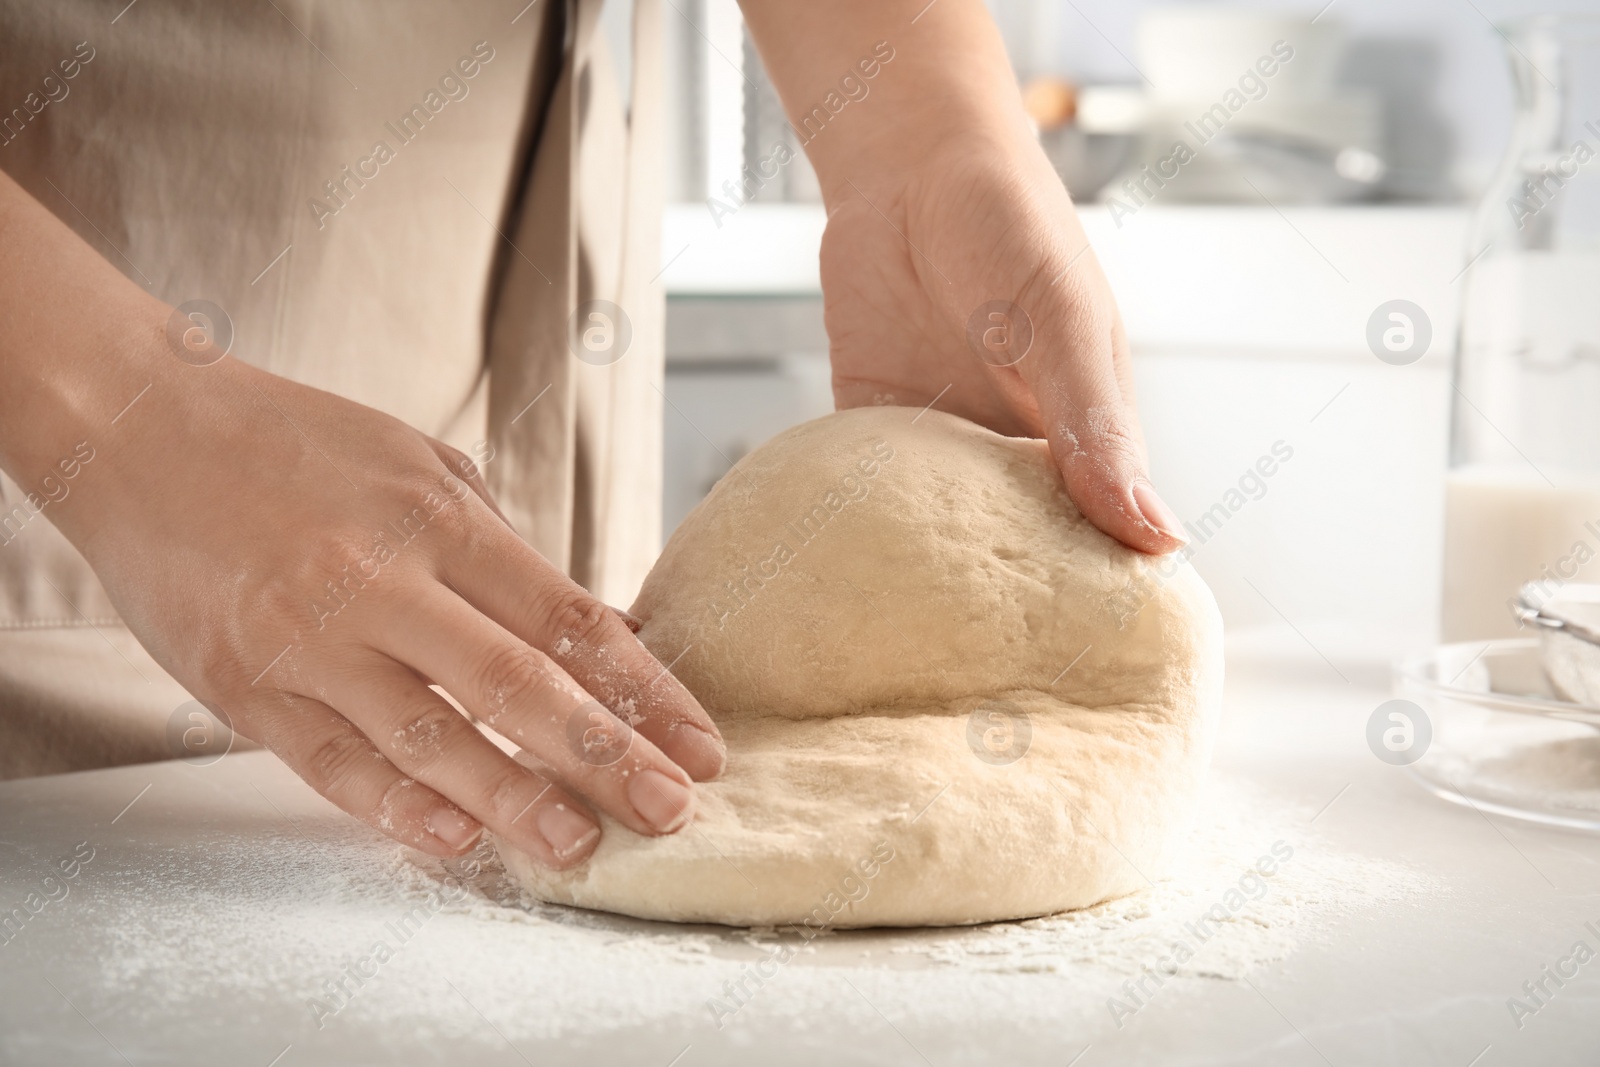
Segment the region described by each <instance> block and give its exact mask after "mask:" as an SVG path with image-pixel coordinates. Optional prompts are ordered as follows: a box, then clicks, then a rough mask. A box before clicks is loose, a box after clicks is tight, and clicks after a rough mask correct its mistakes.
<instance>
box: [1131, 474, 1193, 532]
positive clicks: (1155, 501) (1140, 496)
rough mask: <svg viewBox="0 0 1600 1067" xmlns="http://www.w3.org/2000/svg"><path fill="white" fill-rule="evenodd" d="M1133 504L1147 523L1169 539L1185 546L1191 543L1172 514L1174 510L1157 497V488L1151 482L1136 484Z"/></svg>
mask: <svg viewBox="0 0 1600 1067" xmlns="http://www.w3.org/2000/svg"><path fill="white" fill-rule="evenodd" d="M1133 502H1134V503H1135V504H1137V505H1139V511H1140V513H1141V514H1142V515H1143V516H1144V521H1145V522H1148V523H1149V524H1150V525H1151V526H1154V527H1155V528H1156V529H1158V530H1160V531H1161V532H1162V533H1164V534H1166V535H1167V536H1168V537H1171V538H1175V539H1176V540H1178V541H1179V542H1181V543H1183V544H1188V543H1189V537H1188V535H1187V534H1185V533H1184V532H1183V523H1182V522H1180V521H1179V520H1178V516H1176V515H1174V514H1173V513H1172V509H1171V508H1169V507H1167V505H1166V502H1165V501H1163V500H1162V499H1161V498H1160V497H1159V496H1157V495H1156V489H1155V486H1153V485H1151V484H1150V483H1149V482H1136V483H1134V486H1133Z"/></svg>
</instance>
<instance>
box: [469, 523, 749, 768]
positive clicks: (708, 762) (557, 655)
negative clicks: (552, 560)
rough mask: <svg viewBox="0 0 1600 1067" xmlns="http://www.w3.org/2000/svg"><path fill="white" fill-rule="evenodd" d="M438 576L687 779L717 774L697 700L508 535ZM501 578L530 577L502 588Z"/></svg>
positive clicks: (718, 741) (711, 730)
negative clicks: (683, 772)
mask: <svg viewBox="0 0 1600 1067" xmlns="http://www.w3.org/2000/svg"><path fill="white" fill-rule="evenodd" d="M445 567H446V575H445V578H446V581H447V582H449V583H450V585H451V588H453V589H456V590H459V591H460V593H461V595H462V596H463V597H464V598H465V599H466V600H468V601H470V602H471V604H472V605H474V606H475V607H476V608H477V609H478V610H480V611H481V612H482V613H483V614H485V615H487V616H488V617H489V618H491V619H493V620H494V621H495V622H497V623H499V624H500V626H502V627H504V628H505V629H506V630H508V631H510V632H511V633H512V634H514V635H516V636H517V637H518V638H520V639H521V640H522V641H523V642H525V643H526V644H528V645H531V646H532V647H534V648H537V649H540V650H541V651H543V652H544V653H546V654H547V655H548V656H549V657H550V658H551V659H553V660H554V661H555V662H556V663H557V664H559V665H560V667H561V668H562V670H564V671H565V672H566V673H567V674H569V675H570V676H571V677H572V678H573V680H574V681H576V682H577V683H578V684H579V685H581V686H582V687H583V688H584V689H585V690H587V691H588V692H589V693H591V694H593V696H594V697H595V699H596V700H598V701H600V703H602V704H604V705H605V706H606V707H607V708H609V709H611V710H612V711H613V712H615V713H619V714H624V715H625V716H626V717H627V719H628V723H629V725H631V726H632V727H633V728H634V729H636V730H638V731H639V733H641V734H643V735H644V736H645V737H646V738H648V739H649V740H650V741H651V742H652V743H654V744H655V745H656V747H658V748H660V749H661V751H662V752H665V753H666V754H667V756H668V758H670V759H671V760H672V761H673V762H674V763H676V764H677V765H678V766H680V767H682V768H683V769H684V770H686V771H688V772H689V775H690V777H692V778H695V779H697V780H700V781H705V780H707V779H710V778H715V777H716V776H717V775H718V774H721V773H722V767H723V764H724V762H725V761H726V749H725V747H724V746H723V743H722V735H721V734H720V733H719V732H718V731H717V728H716V726H715V724H713V723H712V721H711V717H710V716H709V715H707V714H706V713H705V710H704V709H703V708H701V707H700V703H699V701H697V700H695V698H694V697H693V696H692V695H691V694H690V692H689V691H688V690H687V689H685V688H684V687H683V683H681V682H679V681H678V680H677V679H676V678H674V677H673V676H672V673H671V671H670V670H669V669H668V668H669V666H670V664H663V663H662V662H661V661H660V660H658V659H656V658H655V656H653V655H651V654H650V651H649V649H647V648H645V647H644V645H642V644H641V643H640V642H639V639H638V638H637V637H635V636H634V634H633V632H632V630H633V629H634V627H631V626H630V625H628V623H627V622H626V621H625V620H624V619H621V618H619V617H618V615H616V614H614V613H613V611H612V610H607V609H606V607H605V605H604V604H602V603H600V601H598V600H596V599H595V598H594V597H592V596H590V595H589V593H588V592H587V591H585V590H584V589H583V587H582V586H580V585H578V584H577V583H576V582H574V581H572V580H571V579H570V578H568V577H566V576H565V575H563V574H561V573H560V572H559V571H557V570H556V569H555V568H554V567H552V566H550V564H549V562H548V561H546V560H545V559H544V557H542V556H540V555H539V554H538V553H537V552H535V551H534V550H533V549H532V548H530V547H529V546H528V545H527V544H525V543H523V542H522V541H521V540H520V539H519V538H518V537H516V535H515V534H513V533H511V532H510V531H506V532H505V535H504V536H498V535H497V536H487V537H478V538H475V539H474V540H473V541H472V543H471V544H469V545H466V546H464V547H463V549H462V550H461V551H460V552H459V553H457V554H455V555H453V556H451V558H450V559H449V560H448V561H447V562H446V564H445ZM508 574H511V575H525V576H527V577H526V579H525V580H523V581H507V580H506V575H508ZM629 618H632V616H629ZM635 621H637V620H635ZM685 651H687V650H686V649H680V650H679V651H678V653H677V654H679V655H681V654H682V653H683V652H685ZM447 688H448V687H447Z"/></svg>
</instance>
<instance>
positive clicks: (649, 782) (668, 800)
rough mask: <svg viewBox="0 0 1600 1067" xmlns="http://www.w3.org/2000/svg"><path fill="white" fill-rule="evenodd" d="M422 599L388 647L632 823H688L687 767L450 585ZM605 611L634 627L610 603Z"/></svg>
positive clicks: (647, 826)
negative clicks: (615, 611)
mask: <svg viewBox="0 0 1600 1067" xmlns="http://www.w3.org/2000/svg"><path fill="white" fill-rule="evenodd" d="M418 608H419V610H417V611H414V612H409V613H406V614H405V615H397V616H395V617H394V618H393V619H391V620H390V622H389V623H388V625H387V626H386V628H385V631H384V635H383V641H384V643H385V647H384V651H385V652H387V653H388V654H389V655H391V656H393V657H394V658H395V659H397V660H399V661H400V662H402V663H406V664H409V665H412V666H414V667H415V669H417V670H419V671H422V672H424V673H426V674H427V676H428V677H430V678H433V679H435V680H437V681H438V683H439V685H441V686H443V687H444V689H446V690H447V691H448V692H449V693H450V694H451V695H452V696H454V697H455V698H456V699H457V700H458V701H460V702H461V704H462V706H463V707H465V708H466V709H467V710H468V711H470V712H471V713H472V715H473V716H474V717H475V718H477V719H478V720H479V721H480V722H482V723H483V724H484V725H486V726H488V727H489V728H490V729H492V730H494V731H495V732H496V733H498V734H499V735H500V736H502V737H504V738H506V739H507V740H509V741H510V742H511V743H512V744H515V745H517V746H519V747H521V748H523V749H526V750H527V751H528V752H530V753H532V754H533V756H534V757H535V758H537V759H538V760H539V761H540V762H541V763H542V764H543V765H544V766H545V767H547V768H549V770H550V772H551V773H552V774H553V775H555V777H556V778H557V779H558V780H559V781H561V782H562V783H563V784H565V785H566V786H568V787H569V788H570V789H571V790H572V791H574V792H575V793H577V794H578V795H580V796H582V797H584V798H585V799H587V800H588V801H589V802H590V803H592V804H593V805H594V806H595V807H597V808H599V809H601V810H602V811H605V812H607V813H609V814H610V815H611V816H612V817H613V818H615V819H616V820H617V821H618V822H620V823H622V824H623V825H624V826H627V827H628V828H629V829H631V830H633V831H635V832H637V833H641V834H652V835H653V834H669V833H674V832H676V831H677V830H680V829H682V828H683V826H684V825H686V824H687V823H688V821H689V818H690V816H691V814H692V812H693V807H694V783H693V781H692V780H691V779H690V777H689V775H688V774H686V773H685V772H684V770H683V768H682V767H680V766H678V765H677V764H676V763H674V762H673V761H672V760H670V759H668V758H667V756H666V755H665V754H664V753H663V752H662V751H661V750H660V749H659V748H657V747H656V746H655V744H654V743H652V742H651V741H650V740H649V739H648V738H646V737H644V736H643V735H642V734H640V733H638V732H637V731H636V730H634V729H633V728H632V725H631V723H628V722H624V721H622V720H621V719H619V718H618V717H617V716H616V715H614V714H612V712H611V711H610V710H609V709H608V708H606V707H605V706H603V705H602V704H601V703H600V702H598V701H597V700H595V698H594V697H593V696H592V695H590V694H589V693H588V692H586V691H585V690H584V689H583V687H582V686H580V685H579V684H578V683H577V682H576V681H574V680H573V678H572V677H571V676H570V675H568V674H567V672H566V671H564V670H562V669H561V667H560V666H559V665H558V664H557V663H556V662H555V661H554V660H552V659H551V658H550V657H549V656H547V655H545V654H544V653H543V652H541V651H539V650H538V649H536V648H531V647H529V646H528V645H527V644H525V643H523V642H522V641H520V640H518V639H517V638H516V637H514V636H513V635H511V634H509V633H507V632H506V631H505V630H504V629H503V628H501V627H500V625H499V624H497V623H495V622H494V621H493V620H491V619H489V618H486V617H485V616H484V615H483V614H482V613H481V612H479V611H478V610H477V609H476V608H474V607H473V606H472V605H471V604H468V603H467V602H466V601H464V600H462V599H461V598H460V597H458V596H456V595H455V594H454V593H452V592H450V591H449V590H447V589H445V588H444V587H443V586H435V587H433V590H432V591H431V592H430V593H428V594H426V595H425V599H424V601H423V603H421V604H419V605H418ZM600 614H601V615H603V616H605V617H606V618H611V619H612V620H613V622H614V624H615V625H616V626H617V627H619V628H620V629H622V631H623V633H625V634H626V633H627V630H626V628H625V627H623V626H622V624H621V623H620V622H615V619H614V617H613V616H611V615H610V613H609V612H607V611H606V610H605V608H604V606H602V607H601V609H600ZM630 639H631V635H630ZM619 710H622V709H619ZM469 810H471V809H470V808H469Z"/></svg>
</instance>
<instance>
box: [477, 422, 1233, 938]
mask: <svg viewBox="0 0 1600 1067" xmlns="http://www.w3.org/2000/svg"><path fill="white" fill-rule="evenodd" d="M632 611H633V614H634V615H636V616H638V617H639V618H640V619H641V620H643V623H644V626H643V629H641V630H640V632H639V638H640V640H642V641H643V642H644V643H645V645H646V646H648V647H649V649H650V650H651V651H652V652H653V653H654V654H655V655H656V656H657V657H658V658H659V659H660V660H661V662H662V663H669V664H673V665H674V666H673V671H674V673H676V674H677V676H678V677H679V678H680V679H682V681H683V683H684V684H685V685H686V686H688V688H689V690H690V691H691V692H693V693H694V694H695V696H696V697H697V698H698V699H699V700H700V702H701V704H702V705H704V707H705V709H706V711H707V712H709V713H710V714H711V716H712V718H714V719H715V720H716V722H717V724H718V727H719V728H720V729H721V730H722V732H723V736H724V737H725V738H726V740H727V743H728V764H727V770H726V771H725V772H724V774H723V775H722V777H721V778H720V779H718V780H717V781H714V782H708V783H703V784H701V785H700V786H699V798H700V799H699V805H698V815H697V817H696V819H695V821H694V822H693V823H691V824H690V826H689V827H687V828H685V829H684V830H682V831H681V832H679V833H677V834H675V835H672V836H669V837H658V838H646V837H641V836H639V835H637V834H634V833H632V832H631V831H629V830H627V829H626V828H624V827H622V826H619V825H618V824H616V823H615V822H613V821H611V820H610V819H605V820H604V827H603V829H604V834H603V837H602V840H601V843H600V845H599V847H598V848H597V849H596V851H595V853H594V855H593V857H592V858H591V859H590V860H589V861H588V863H586V864H585V865H583V866H582V867H580V868H578V869H576V870H572V871H566V872H553V871H549V870H546V869H544V868H542V867H540V866H539V865H538V864H537V863H536V862H535V861H533V860H531V859H529V858H528V857H526V856H524V855H520V854H518V853H516V852H514V851H512V850H509V849H505V847H504V845H502V849H503V850H504V851H505V853H506V862H507V866H508V867H509V869H510V870H511V871H512V872H513V874H515V875H516V876H517V877H518V878H519V879H520V880H521V881H522V882H523V884H524V885H526V886H527V887H528V888H529V889H530V890H531V891H532V892H533V893H534V894H535V895H536V896H538V897H539V898H541V899H543V900H547V901H553V902H558V903H566V904H575V905H579V906H581V907H586V908H596V909H600V910H604V911H613V912H621V913H624V914H627V915H635V916H640V917H642V918H649V919H666V920H674V921H683V922H713V923H727V924H732V925H789V924H794V925H798V926H802V927H806V928H810V929H813V930H816V929H822V928H826V927H855V926H912V925H948V924H962V923H976V922H986V921H992V920H999V919H1015V918H1021V917H1025V916H1036V915H1045V914H1051V913H1054V912H1059V911H1064V910H1068V909H1072V908H1082V907H1086V906H1089V905H1091V904H1095V903H1098V902H1099V901H1102V900H1106V899H1108V898H1110V897H1114V896H1118V895H1121V894H1125V893H1128V892H1131V891H1133V890H1136V889H1139V888H1141V887H1142V886H1144V885H1145V884H1146V881H1145V879H1146V878H1147V877H1148V878H1155V877H1157V876H1158V873H1159V872H1160V871H1161V870H1162V868H1163V863H1164V861H1165V859H1166V857H1167V856H1168V854H1169V852H1170V850H1171V848H1172V846H1173V845H1174V844H1175V842H1176V839H1177V838H1178V837H1179V836H1180V835H1181V834H1182V833H1183V832H1184V830H1185V819H1186V815H1187V813H1188V811H1189V810H1190V808H1191V807H1192V803H1193V801H1194V798H1195V795H1196V792H1197V790H1198V787H1199V785H1200V780H1201V777H1202V775H1203V774H1204V771H1205V767H1206V764H1207V761H1208V759H1209V754H1210V748H1211V741H1212V735H1213V729H1214V726H1215V723H1216V719H1217V713H1218V710H1219V706H1220V702H1221V690H1222V640H1221V638H1222V623H1221V619H1220V618H1219V616H1218V614H1217V608H1216V603H1215V601H1214V600H1213V599H1212V597H1211V593H1210V591H1209V590H1208V589H1207V588H1206V586H1205V584H1204V583H1203V582H1202V581H1201V580H1200V578H1199V577H1198V576H1197V575H1196V574H1195V573H1194V571H1193V570H1192V569H1191V568H1190V567H1189V565H1188V563H1187V562H1186V561H1184V560H1183V559H1182V558H1181V557H1179V556H1168V557H1152V556H1146V555H1143V554H1141V553H1139V552H1136V551H1134V550H1132V549H1129V548H1126V547H1124V546H1123V545H1121V544H1119V543H1117V542H1116V541H1114V540H1112V539H1111V538H1110V537H1108V536H1106V535H1105V534H1103V533H1101V532H1100V531H1099V530H1097V529H1095V528H1094V526H1092V525H1091V524H1090V523H1089V521H1088V520H1087V519H1085V518H1084V517H1083V516H1082V515H1081V514H1079V512H1078V511H1077V509H1076V508H1075V507H1074V506H1073V505H1072V502H1071V501H1070V500H1069V499H1068V497H1067V494H1066V491H1065V489H1064V488H1063V486H1062V483H1061V479H1060V475H1059V474H1058V473H1057V471H1056V468H1055V466H1054V464H1053V463H1052V461H1051V459H1050V456H1049V453H1048V451H1047V449H1046V446H1045V444H1044V443H1043V442H1042V441H1035V440H1026V439H1017V438H1008V437H1001V436H999V435H997V434H994V433H991V432H990V431H988V430H985V429H982V428H980V427H978V426H976V425H974V424H973V423H970V422H967V421H965V420H964V419H960V418H957V417H955V416H952V415H945V414H941V413H939V412H937V411H931V410H930V411H926V412H921V413H919V412H918V411H917V410H916V409H912V408H896V407H877V408H860V409H856V410H852V411H843V412H838V413H836V414H833V415H829V416H827V417H825V418H821V419H817V420H816V421H814V422H809V423H806V424H805V425H802V426H798V427H795V428H794V429H791V430H789V431H787V432H785V433H782V434H780V435H778V436H777V437H776V438H774V439H773V440H772V441H770V442H768V443H767V444H766V445H763V446H762V447H761V448H759V449H757V450H756V451H754V452H752V453H751V454H749V455H748V456H746V457H745V458H744V459H743V460H741V461H740V462H739V464H738V465H737V466H736V467H735V468H734V469H733V470H732V471H731V472H729V474H728V475H727V476H726V477H724V478H723V479H722V480H721V481H720V482H718V483H717V485H716V487H715V488H714V489H713V490H712V491H711V493H710V495H709V496H707V497H706V499H705V500H704V501H703V502H702V503H701V504H700V506H699V507H698V508H696V509H695V510H694V512H693V513H691V514H690V515H689V517H688V518H686V519H685V520H684V522H683V524H682V525H681V526H680V527H679V528H678V530H677V531H676V532H675V533H674V534H673V535H672V538H671V540H670V541H669V542H668V544H667V546H666V549H665V550H664V551H663V552H662V555H661V559H660V560H659V561H658V562H657V563H656V566H655V568H654V569H653V570H652V571H651V572H650V575H649V577H648V578H647V579H646V580H645V583H644V587H643V590H642V591H641V592H640V594H639V599H638V601H637V602H636V603H635V604H634V605H633V608H632Z"/></svg>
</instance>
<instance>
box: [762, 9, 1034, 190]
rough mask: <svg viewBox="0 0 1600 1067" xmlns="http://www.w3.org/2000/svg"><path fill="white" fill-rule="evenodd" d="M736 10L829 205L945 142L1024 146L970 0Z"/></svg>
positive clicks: (1019, 119) (1013, 93) (989, 35)
mask: <svg viewBox="0 0 1600 1067" xmlns="http://www.w3.org/2000/svg"><path fill="white" fill-rule="evenodd" d="M741 6H742V7H743V9H744V15H745V20H746V23H747V24H748V25H749V27H750V33H751V36H752V37H753V38H754V40H755V42H756V45H757V47H758V48H759V49H760V51H761V57H762V60H763V61H764V62H765V64H766V67H767V70H768V73H769V74H770V75H771V77H772V80H773V83H774V84H775V85H776V87H777V89H778V94H779V96H780V97H781V98H782V100H783V103H784V108H785V110H786V112H787V113H788V116H789V121H790V122H791V124H792V125H793V126H794V128H795V130H796V131H797V132H798V133H799V134H800V140H801V141H802V143H804V145H805V149H806V153H807V155H808V156H809V157H810V159H811V162H812V164H813V166H815V168H816V170H817V174H818V176H819V178H820V179H821V182H822V187H823V193H824V196H825V197H826V198H828V199H829V200H830V202H831V201H832V200H833V199H834V198H836V197H838V196H840V195H842V194H844V193H848V192H850V185H849V183H850V182H855V183H856V184H857V185H858V186H859V185H860V184H861V183H863V182H873V181H874V179H875V178H876V177H877V176H878V175H882V174H885V173H894V172H897V171H903V170H904V169H906V168H907V167H908V166H910V165H911V164H913V163H916V162H920V161H923V160H926V159H928V158H929V157H930V156H931V155H934V154H936V153H937V151H939V150H941V149H943V148H945V147H946V146H949V145H952V144H959V143H962V142H965V143H966V145H967V146H968V147H970V148H971V150H973V151H979V150H982V147H983V146H985V145H994V146H997V147H998V146H1006V147H1008V148H1009V147H1015V146H1019V145H1028V146H1029V148H1030V150H1031V147H1032V146H1031V145H1030V144H1029V143H1030V142H1032V141H1033V135H1032V131H1031V129H1030V127H1029V125H1028V121H1027V117H1026V115H1025V113H1024V112H1023V110H1022V104H1021V100H1020V97H1019V94H1018V91H1017V85H1016V80H1015V77H1014V76H1013V74H1012V71H1011V67H1010V64H1009V63H1008V61H1007V59H1006V54H1005V48H1004V46H1003V45H1002V43H1001V41H1000V35H999V32H998V31H997V30H996V28H995V25H994V22H993V20H992V19H991V18H990V17H989V13H988V11H987V10H986V9H985V7H984V5H983V4H982V3H981V2H979V0H938V2H937V3H935V4H933V5H932V6H927V0H870V2H866V3H863V2H861V0H817V2H814V3H807V4H800V3H795V2H793V0H742V5H741ZM919 13H920V16H919ZM913 19H916V21H915V22H913V21H912V20H913ZM875 49H876V51H875ZM886 53H887V54H889V55H891V56H892V58H890V59H888V61H887V62H885V61H884V60H883V58H882V57H883V55H884V54H886ZM830 94H831V97H832V99H831V100H830ZM840 101H844V104H843V106H842V107H841V106H840ZM830 104H831V105H832V106H831V107H830ZM834 108H838V110H837V111H835V110H834ZM819 109H820V110H819ZM819 120H820V121H819Z"/></svg>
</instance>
